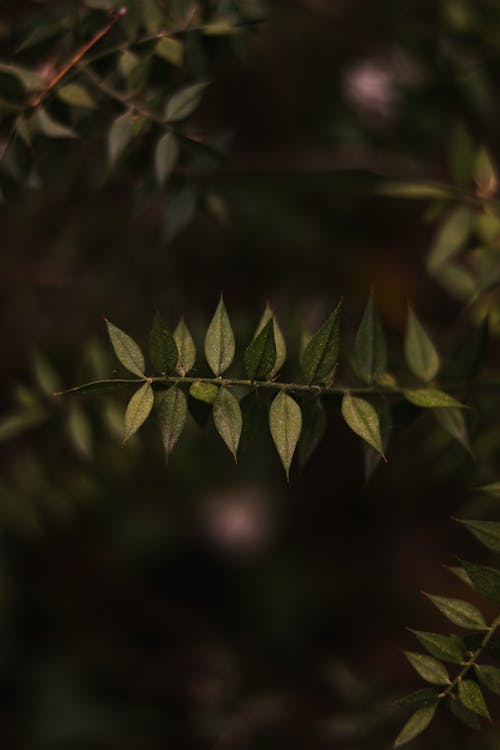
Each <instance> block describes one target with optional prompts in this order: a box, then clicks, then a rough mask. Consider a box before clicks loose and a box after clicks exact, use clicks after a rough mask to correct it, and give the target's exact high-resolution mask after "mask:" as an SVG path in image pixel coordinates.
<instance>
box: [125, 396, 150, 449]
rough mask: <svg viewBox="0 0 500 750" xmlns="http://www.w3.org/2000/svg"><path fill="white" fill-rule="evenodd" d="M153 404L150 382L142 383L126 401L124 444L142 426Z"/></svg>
mask: <svg viewBox="0 0 500 750" xmlns="http://www.w3.org/2000/svg"><path fill="white" fill-rule="evenodd" d="M153 404H154V393H153V389H152V388H151V384H150V383H144V385H142V386H141V387H140V388H139V389H138V390H137V391H136V392H135V393H134V395H133V396H132V398H131V399H130V401H129V402H128V406H127V411H126V412H125V430H124V435H123V443H124V444H125V443H126V442H127V440H129V439H130V438H131V437H132V435H134V434H135V433H136V432H137V430H138V429H139V428H140V427H142V425H143V424H144V422H145V421H146V419H147V418H148V417H149V415H150V413H151V409H152V408H153Z"/></svg>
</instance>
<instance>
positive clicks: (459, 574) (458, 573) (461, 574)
mask: <svg viewBox="0 0 500 750" xmlns="http://www.w3.org/2000/svg"><path fill="white" fill-rule="evenodd" d="M444 567H445V569H446V570H447V571H448V572H449V573H451V574H452V575H454V576H455V578H458V580H459V581H461V582H462V583H465V585H466V586H470V587H471V588H472V581H471V579H470V577H469V575H468V574H467V573H466V572H465V570H464V569H463V568H461V567H460V565H445V566H444Z"/></svg>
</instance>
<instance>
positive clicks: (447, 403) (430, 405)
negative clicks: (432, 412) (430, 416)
mask: <svg viewBox="0 0 500 750" xmlns="http://www.w3.org/2000/svg"><path fill="white" fill-rule="evenodd" d="M403 393H404V397H405V398H406V400H407V401H409V402H410V404H414V405H415V406H421V407H422V408H423V409H435V408H443V409H449V408H455V409H460V408H464V404H461V403H460V401H457V400H456V399H455V398H453V396H449V395H448V394H447V393H445V392H444V391H440V390H438V389H437V388H406V389H405V390H404V391H403Z"/></svg>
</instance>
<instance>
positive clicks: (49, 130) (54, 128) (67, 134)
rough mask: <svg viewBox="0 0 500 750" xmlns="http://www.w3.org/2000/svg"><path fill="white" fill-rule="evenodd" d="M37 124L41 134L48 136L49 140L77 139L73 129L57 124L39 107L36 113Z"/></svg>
mask: <svg viewBox="0 0 500 750" xmlns="http://www.w3.org/2000/svg"><path fill="white" fill-rule="evenodd" d="M35 124H36V127H37V129H38V130H39V131H40V133H43V135H46V136H47V137H48V138H76V137H77V134H76V133H75V131H74V130H73V128H69V127H68V126H67V125H63V124H62V123H60V122H57V120H54V118H53V117H51V115H49V113H48V112H47V111H46V110H45V109H43V107H38V109H37V111H36V113H35Z"/></svg>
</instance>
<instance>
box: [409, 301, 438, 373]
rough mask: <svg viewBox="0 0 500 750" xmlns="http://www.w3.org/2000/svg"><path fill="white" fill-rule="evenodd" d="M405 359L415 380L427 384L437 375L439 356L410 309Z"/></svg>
mask: <svg viewBox="0 0 500 750" xmlns="http://www.w3.org/2000/svg"><path fill="white" fill-rule="evenodd" d="M405 357H406V363H407V365H408V367H409V368H410V370H411V372H412V373H413V374H414V375H415V376H416V377H417V378H420V379H421V380H425V381H426V382H429V381H430V380H432V379H433V378H434V377H435V376H436V375H437V372H438V370H439V355H438V353H437V351H436V349H435V348H434V344H433V343H432V341H431V340H430V338H429V337H428V336H427V334H426V332H425V330H424V329H423V327H422V325H421V324H420V321H419V320H418V318H417V316H416V315H415V313H414V312H413V310H412V309H411V307H410V308H409V309H408V322H407V326H406V335H405Z"/></svg>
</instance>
